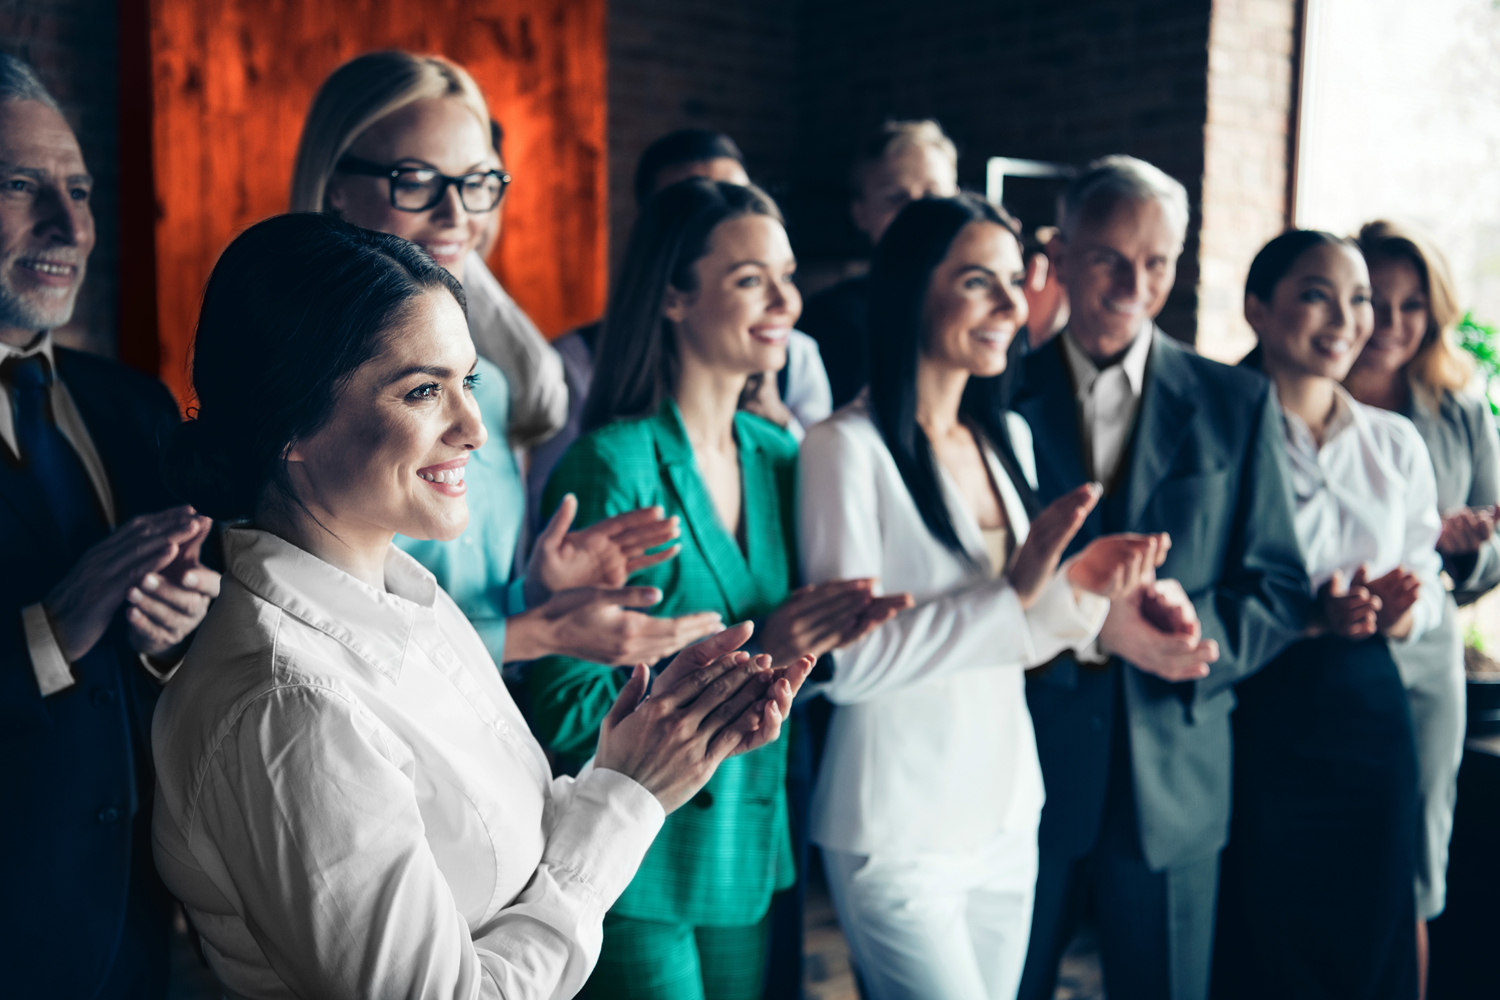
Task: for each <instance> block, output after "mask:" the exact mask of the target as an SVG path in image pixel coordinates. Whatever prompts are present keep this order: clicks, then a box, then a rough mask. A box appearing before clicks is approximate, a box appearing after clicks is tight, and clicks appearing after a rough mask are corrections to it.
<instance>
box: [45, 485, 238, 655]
mask: <svg viewBox="0 0 1500 1000" xmlns="http://www.w3.org/2000/svg"><path fill="white" fill-rule="evenodd" d="M210 524H211V522H209V520H208V519H207V518H204V517H198V516H197V514H196V512H195V511H194V510H193V508H191V507H173V508H171V509H169V510H164V511H161V512H160V513H157V514H143V515H141V516H140V517H137V518H135V519H134V520H132V521H129V522H127V523H125V524H123V525H121V526H120V527H118V528H116V529H115V530H114V531H113V532H111V533H110V535H109V537H107V538H105V539H104V540H103V541H101V542H100V543H99V544H97V545H95V546H94V547H93V548H91V549H89V550H88V551H87V552H85V553H84V554H83V556H82V558H80V559H79V560H78V562H77V563H76V564H75V565H74V566H73V568H72V569H71V570H70V571H69V572H68V574H67V576H65V577H63V578H62V580H61V581H59V582H58V584H57V586H56V587H53V588H52V590H51V592H50V593H48V594H47V596H46V598H45V599H44V600H43V601H42V605H43V607H44V608H45V609H46V612H47V617H48V619H49V621H50V622H51V623H52V629H53V632H54V634H55V635H56V637H57V643H58V646H59V648H60V649H61V650H62V654H63V658H64V659H66V660H67V661H68V662H69V663H76V662H77V661H78V660H80V659H82V658H83V657H84V656H85V655H86V654H87V653H88V652H89V650H91V649H93V648H94V646H95V644H96V643H98V641H99V640H100V639H101V638H102V637H103V636H104V633H105V630H106V629H108V628H109V623H110V620H111V619H112V618H113V617H114V615H115V612H116V611H117V610H118V609H119V607H120V605H121V604H122V603H123V602H124V601H125V600H126V598H127V595H128V594H129V593H130V592H132V591H133V590H138V589H139V585H140V584H142V583H144V582H145V578H146V577H147V576H153V575H155V576H157V577H158V581H159V582H158V586H160V587H164V588H165V589H166V590H168V591H170V592H171V593H172V595H173V597H174V598H180V597H182V596H183V595H182V594H181V593H179V591H192V592H194V593H199V594H205V593H209V594H210V596H212V595H213V594H217V593H218V574H217V573H213V571H212V570H206V569H200V568H199V564H198V561H197V553H198V549H200V548H201V547H202V544H203V538H204V537H205V536H206V535H207V533H208V526H209V525H210ZM191 545H196V548H193V549H192V554H191V558H190V559H185V560H183V561H181V562H179V556H183V555H184V554H185V547H187V546H191ZM189 576H192V578H193V579H192V581H191V583H189V581H188V580H187V577H189ZM205 588H206V589H205ZM148 589H150V588H148ZM210 591H211V593H210ZM131 603H132V604H134V605H135V607H134V608H132V614H131V615H130V616H129V617H130V619H131V621H130V629H131V640H132V642H133V643H134V644H135V646H136V648H137V649H141V650H143V651H145V652H151V651H152V648H153V647H154V646H155V645H156V641H155V640H159V639H162V638H165V637H166V633H156V634H155V636H154V638H153V637H152V636H151V635H148V634H147V632H146V631H145V630H146V629H148V628H150V627H151V623H152V619H151V616H150V615H149V614H147V612H145V611H143V610H141V605H140V604H137V603H136V602H135V601H133V600H132V602H131ZM148 603H151V602H148ZM189 603H190V604H192V605H194V606H196V601H193V600H190V601H189ZM153 607H154V604H153ZM206 607H207V606H206V602H205V603H204V610H206ZM137 614H140V615H141V616H143V622H144V623H143V624H140V625H138V624H137V622H136V615H137ZM163 615H164V616H166V612H163ZM167 617H170V616H167ZM202 617H203V616H202V614H198V615H197V619H196V620H194V621H193V627H196V626H197V621H198V620H201V619H202ZM173 621H175V622H176V623H177V624H182V620H181V619H177V618H173ZM191 630H192V629H191V628H189V629H188V631H191ZM174 631H175V630H174ZM183 635H184V636H185V635H186V633H183ZM180 638H181V637H179V640H178V641H180ZM164 648H165V647H164Z"/></svg>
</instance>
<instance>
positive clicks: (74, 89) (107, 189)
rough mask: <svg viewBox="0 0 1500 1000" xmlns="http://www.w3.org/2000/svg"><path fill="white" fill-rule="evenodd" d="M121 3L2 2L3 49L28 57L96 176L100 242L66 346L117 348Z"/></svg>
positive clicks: (64, 336) (62, 336)
mask: <svg viewBox="0 0 1500 1000" xmlns="http://www.w3.org/2000/svg"><path fill="white" fill-rule="evenodd" d="M115 24H116V20H115V2H114V0H0V49H3V50H4V51H5V52H8V53H10V54H11V55H14V56H19V57H20V58H22V59H25V60H26V61H27V62H28V63H30V64H31V65H32V67H33V68H34V69H35V70H36V71H37V75H38V76H40V77H41V79H42V82H43V83H44V84H46V85H47V89H48V90H50V91H52V94H53V96H54V97H56V98H57V101H58V103H59V104H61V105H62V108H63V114H64V116H65V117H66V118H67V119H68V123H69V124H70V125H72V126H73V130H74V131H75V132H77V133H78V142H79V145H80V146H82V147H83V159H84V162H85V163H87V164H88V168H89V172H90V173H92V174H93V175H94V179H95V187H94V197H93V209H94V219H95V222H96V223H97V225H98V231H99V232H98V243H97V244H96V246H95V248H94V253H93V256H92V257H90V258H89V269H88V277H87V280H86V281H85V282H84V286H83V290H82V291H81V292H80V293H79V296H78V308H77V310H76V311H75V312H74V314H73V322H72V323H70V324H68V326H67V327H65V328H64V329H62V330H60V331H58V339H59V340H61V341H63V342H64V343H68V344H71V345H74V346H79V347H84V348H87V349H89V350H93V351H97V352H99V353H101V354H113V353H114V350H115V325H116V300H117V298H118V294H119V284H118V279H117V274H118V271H119V259H120V232H119V226H118V217H119V185H118V172H117V166H116V165H117V162H118V157H117V146H118V132H117V128H116V95H117V87H118V84H117V75H118V74H117V65H118V59H117V54H116V43H115V37H116V29H115Z"/></svg>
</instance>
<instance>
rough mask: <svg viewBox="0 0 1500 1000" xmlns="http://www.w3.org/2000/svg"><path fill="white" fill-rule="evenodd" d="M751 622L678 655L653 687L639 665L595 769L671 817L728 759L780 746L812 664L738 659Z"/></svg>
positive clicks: (608, 722) (607, 727)
mask: <svg viewBox="0 0 1500 1000" xmlns="http://www.w3.org/2000/svg"><path fill="white" fill-rule="evenodd" d="M751 632H752V626H751V625H750V623H748V622H745V623H742V624H740V625H736V626H735V627H734V628H731V629H726V630H724V631H723V632H721V633H719V634H718V635H716V636H713V637H711V638H709V639H705V640H704V641H703V642H701V643H699V644H698V645H696V646H691V647H689V648H688V649H686V650H684V651H683V652H682V653H680V654H678V656H677V658H676V659H674V660H673V661H672V663H671V664H669V665H668V667H667V668H666V670H664V671H662V673H661V675H660V676H658V677H657V678H656V682H655V684H653V685H650V686H651V694H650V696H649V697H647V696H646V688H647V686H648V683H649V679H650V673H649V671H648V670H647V668H646V666H645V665H644V664H637V665H636V667H635V670H634V671H633V672H632V673H631V675H630V680H629V681H628V682H627V683H626V685H625V689H624V690H623V691H621V692H620V695H619V697H618V698H617V699H616V700H615V704H614V707H612V708H611V709H610V711H609V714H608V715H607V716H606V717H605V719H604V722H603V724H602V725H601V727H600V730H599V750H598V753H597V755H596V756H595V758H594V763H595V766H597V767H601V768H608V769H610V770H614V771H619V772H620V773H622V774H624V775H626V776H628V777H630V778H632V779H634V780H635V781H637V782H639V783H640V784H641V785H642V786H643V787H644V788H645V789H646V790H647V791H649V792H651V793H652V794H653V795H655V796H656V798H657V800H658V801H659V802H660V803H661V805H662V808H663V809H665V810H666V811H667V812H671V811H673V810H674V809H676V808H677V807H678V806H680V805H682V804H683V803H684V802H686V801H687V800H688V799H690V798H692V796H693V795H694V794H696V793H697V791H698V789H700V788H702V787H703V786H704V785H705V784H707V782H708V779H709V778H711V777H713V773H714V770H715V769H716V768H717V767H718V766H719V764H720V763H722V762H723V761H724V760H725V759H726V758H728V757H730V756H732V755H734V754H737V753H746V752H748V751H750V750H754V749H757V748H758V747H761V746H764V745H766V744H767V743H770V742H771V741H773V740H775V739H776V738H777V737H778V736H779V735H780V733H781V723H782V722H783V721H784V720H785V718H786V716H787V713H788V712H789V711H791V705H792V699H793V698H795V697H796V694H797V691H798V690H799V689H800V688H801V686H802V682H803V681H805V680H806V679H807V675H808V674H809V673H810V672H811V671H812V665H813V661H812V658H811V657H801V658H799V659H798V660H796V661H794V662H793V663H791V664H788V665H787V666H786V667H785V668H783V669H781V670H775V669H772V668H771V666H770V658H769V657H766V656H756V657H752V656H750V655H749V654H747V653H742V652H736V650H737V649H738V648H739V647H740V646H742V645H744V643H745V642H746V641H747V640H748V639H749V638H750V634H751Z"/></svg>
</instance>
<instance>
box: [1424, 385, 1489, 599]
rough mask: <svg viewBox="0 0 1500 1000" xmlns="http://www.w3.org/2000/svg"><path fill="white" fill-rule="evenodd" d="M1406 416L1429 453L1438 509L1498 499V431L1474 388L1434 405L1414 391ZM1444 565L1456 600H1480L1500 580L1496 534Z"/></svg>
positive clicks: (1484, 504)
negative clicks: (1473, 552) (1416, 394)
mask: <svg viewBox="0 0 1500 1000" xmlns="http://www.w3.org/2000/svg"><path fill="white" fill-rule="evenodd" d="M1406 416H1407V417H1409V418H1411V422H1412V423H1414V424H1416V425H1417V430H1418V431H1420V432H1421V434H1422V440H1423V441H1426V442H1427V452H1428V454H1430V455H1431V456H1432V471H1433V472H1434V473H1436V474H1437V489H1438V510H1439V512H1445V511H1449V510H1452V509H1453V508H1454V507H1476V508H1478V507H1493V506H1494V505H1495V504H1496V503H1500V434H1497V433H1496V430H1495V418H1494V417H1493V416H1491V414H1490V404H1489V401H1488V400H1486V399H1485V398H1484V397H1483V396H1481V395H1479V394H1478V393H1472V392H1463V393H1456V394H1455V393H1451V392H1445V393H1443V396H1442V399H1441V400H1439V401H1438V403H1437V405H1436V406H1435V407H1434V406H1433V404H1432V403H1430V402H1428V401H1425V400H1421V399H1417V398H1416V397H1415V394H1414V396H1413V400H1412V405H1411V406H1410V407H1409V408H1408V410H1407V413H1406ZM1443 569H1445V570H1447V571H1448V575H1449V576H1450V577H1452V578H1453V583H1454V586H1455V590H1454V596H1455V597H1456V598H1457V599H1458V603H1459V604H1461V605H1462V604H1469V603H1471V602H1473V601H1476V600H1478V599H1479V598H1480V597H1482V596H1483V595H1484V594H1486V593H1488V592H1489V591H1490V590H1492V589H1494V587H1495V585H1496V584H1500V535H1496V536H1494V537H1492V538H1491V539H1490V540H1489V542H1487V543H1486V544H1485V545H1484V546H1482V547H1481V548H1480V550H1479V552H1478V553H1477V554H1476V555H1474V556H1466V557H1460V558H1458V559H1451V558H1447V557H1444V559H1443Z"/></svg>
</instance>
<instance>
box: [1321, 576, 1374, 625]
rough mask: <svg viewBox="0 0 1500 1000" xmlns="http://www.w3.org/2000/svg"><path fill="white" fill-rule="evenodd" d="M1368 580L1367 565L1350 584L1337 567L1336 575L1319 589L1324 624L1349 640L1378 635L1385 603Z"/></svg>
mask: <svg viewBox="0 0 1500 1000" xmlns="http://www.w3.org/2000/svg"><path fill="white" fill-rule="evenodd" d="M1367 583H1368V581H1367V580H1366V579H1365V568H1364V567H1363V566H1361V567H1359V569H1357V570H1355V571H1354V578H1353V579H1351V580H1349V581H1348V582H1347V583H1346V582H1345V581H1344V574H1343V572H1342V571H1341V570H1336V571H1334V574H1333V577H1332V578H1331V579H1329V581H1328V582H1327V583H1325V584H1323V586H1321V587H1319V588H1318V607H1319V609H1320V610H1321V611H1322V616H1323V626H1324V627H1325V628H1326V629H1327V630H1328V631H1330V632H1332V633H1333V634H1334V635H1341V636H1343V637H1344V638H1345V639H1367V638H1369V637H1370V636H1372V635H1374V634H1375V632H1376V630H1377V628H1378V627H1379V626H1378V625H1377V623H1376V619H1377V617H1378V615H1379V614H1380V607H1381V603H1382V602H1381V599H1380V598H1379V597H1378V596H1376V595H1375V594H1373V593H1371V592H1370V589H1369V587H1368V586H1367V585H1366V584H1367Z"/></svg>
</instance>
